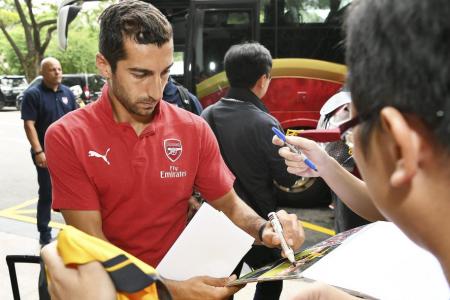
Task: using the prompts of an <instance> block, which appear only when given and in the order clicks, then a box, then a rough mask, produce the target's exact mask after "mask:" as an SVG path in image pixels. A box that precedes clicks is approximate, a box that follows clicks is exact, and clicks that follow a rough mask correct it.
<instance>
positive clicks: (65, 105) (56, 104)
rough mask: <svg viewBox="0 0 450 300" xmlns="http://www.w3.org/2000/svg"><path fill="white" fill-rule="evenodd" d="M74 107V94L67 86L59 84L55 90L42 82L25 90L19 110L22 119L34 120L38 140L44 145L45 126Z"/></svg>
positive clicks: (75, 105) (75, 106)
mask: <svg viewBox="0 0 450 300" xmlns="http://www.w3.org/2000/svg"><path fill="white" fill-rule="evenodd" d="M76 108H77V103H76V101H75V96H74V94H73V93H72V91H71V90H70V89H69V88H68V87H67V86H65V85H62V84H60V85H59V86H58V89H57V90H56V92H55V91H53V90H52V89H50V88H48V87H47V86H45V84H44V82H42V83H41V84H39V85H37V86H35V87H32V88H30V89H29V90H27V91H25V93H24V95H23V102H22V110H21V113H22V120H24V121H27V120H33V121H35V127H36V131H37V134H38V138H39V142H40V143H41V146H42V147H44V136H45V132H46V131H47V128H48V127H49V126H50V125H51V124H52V123H53V122H55V121H56V120H58V119H59V118H61V117H62V116H64V115H65V114H66V113H68V112H70V111H72V110H75V109H76Z"/></svg>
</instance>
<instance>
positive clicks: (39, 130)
mask: <svg viewBox="0 0 450 300" xmlns="http://www.w3.org/2000/svg"><path fill="white" fill-rule="evenodd" d="M41 74H42V83H41V84H38V85H37V86H35V87H33V88H30V89H29V90H27V91H26V92H25V93H24V95H23V103H22V109H21V113H22V119H23V122H24V128H25V133H26V135H27V139H28V141H29V142H30V145H31V157H32V159H33V163H34V165H35V166H36V171H37V178H38V183H39V192H38V193H39V199H38V205H37V215H36V218H37V227H38V231H39V243H40V244H41V245H46V244H48V243H49V242H50V240H51V228H50V227H49V226H48V223H49V222H50V211H51V208H50V206H51V204H52V184H51V181H50V174H49V172H48V169H47V159H46V157H45V148H44V136H45V133H46V131H47V129H48V127H49V126H50V125H51V124H52V123H53V122H55V121H56V120H58V119H59V118H61V117H62V116H64V115H65V114H67V113H68V112H71V111H73V110H75V109H76V108H77V107H78V105H77V103H76V99H75V95H74V94H73V93H72V91H71V90H70V89H69V88H68V87H67V86H65V85H63V84H61V80H62V74H63V73H62V68H61V64H60V63H59V61H58V60H57V59H55V58H53V57H47V58H44V59H43V60H42V62H41Z"/></svg>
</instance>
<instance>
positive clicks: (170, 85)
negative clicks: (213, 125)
mask: <svg viewBox="0 0 450 300" xmlns="http://www.w3.org/2000/svg"><path fill="white" fill-rule="evenodd" d="M163 99H164V100H165V101H167V102H169V103H171V104H175V105H176V106H178V107H181V108H184V109H185V110H187V111H190V112H191V113H194V114H196V115H200V114H201V113H202V111H203V108H202V105H201V104H200V101H199V100H198V98H197V97H195V96H194V95H193V94H192V93H190V92H189V91H188V90H187V89H186V88H185V87H183V86H181V85H180V84H179V83H178V82H176V81H175V80H174V79H173V78H172V77H169V80H168V81H167V84H166V86H165V87H164V91H163Z"/></svg>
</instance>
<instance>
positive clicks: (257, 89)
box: [251, 74, 267, 98]
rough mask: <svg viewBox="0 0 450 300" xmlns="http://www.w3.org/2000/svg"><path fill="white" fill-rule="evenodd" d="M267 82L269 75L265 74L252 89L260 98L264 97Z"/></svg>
mask: <svg viewBox="0 0 450 300" xmlns="http://www.w3.org/2000/svg"><path fill="white" fill-rule="evenodd" d="M266 80H267V75H265V74H263V75H261V77H259V78H258V80H257V81H256V83H255V85H254V86H253V87H252V88H251V90H252V91H253V93H254V94H255V95H256V96H258V97H260V98H261V97H262V96H264V94H263V91H264V84H265V82H266Z"/></svg>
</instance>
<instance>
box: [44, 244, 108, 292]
mask: <svg viewBox="0 0 450 300" xmlns="http://www.w3.org/2000/svg"><path fill="white" fill-rule="evenodd" d="M56 244H57V242H53V243H51V244H48V245H47V246H45V247H43V248H42V250H41V257H42V259H43V260H44V263H45V265H46V266H47V271H48V276H49V278H50V282H49V283H48V291H49V293H50V296H51V298H52V300H59V299H61V300H71V299H74V300H78V299H87V300H90V299H116V290H115V288H114V285H113V283H112V281H111V279H110V278H109V275H108V274H107V273H106V271H105V270H104V269H103V267H102V265H101V264H100V263H99V262H91V263H88V264H85V265H79V266H78V267H76V268H68V267H66V266H65V265H64V262H63V261H62V259H61V257H60V256H59V255H58V250H57V249H56Z"/></svg>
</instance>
